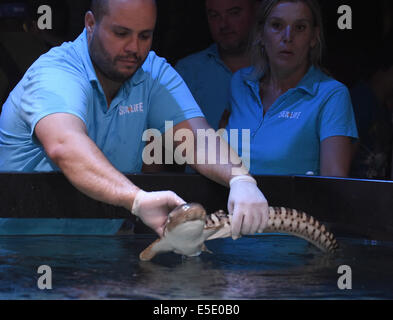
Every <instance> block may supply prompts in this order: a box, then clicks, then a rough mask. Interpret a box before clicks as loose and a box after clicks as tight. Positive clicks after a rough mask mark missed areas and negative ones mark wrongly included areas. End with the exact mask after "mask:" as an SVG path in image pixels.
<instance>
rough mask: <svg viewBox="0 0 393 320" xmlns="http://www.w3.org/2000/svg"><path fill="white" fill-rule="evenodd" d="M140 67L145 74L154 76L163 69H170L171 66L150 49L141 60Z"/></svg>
mask: <svg viewBox="0 0 393 320" xmlns="http://www.w3.org/2000/svg"><path fill="white" fill-rule="evenodd" d="M141 69H142V70H143V72H144V73H145V74H148V75H150V76H151V77H153V78H154V77H155V76H157V75H158V73H160V72H162V71H163V70H167V69H171V70H172V69H173V68H172V66H171V65H170V64H169V63H168V61H167V60H166V59H165V58H163V57H160V56H158V55H157V54H156V53H155V52H154V51H150V52H149V54H148V55H147V57H146V59H145V61H144V62H143V64H142V66H141Z"/></svg>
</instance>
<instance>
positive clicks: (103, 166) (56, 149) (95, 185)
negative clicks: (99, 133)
mask: <svg viewBox="0 0 393 320" xmlns="http://www.w3.org/2000/svg"><path fill="white" fill-rule="evenodd" d="M35 135H36V136H37V138H38V139H39V141H40V142H41V143H42V145H43V147H44V149H45V151H46V153H47V155H48V156H49V157H50V158H51V160H52V161H53V162H54V163H55V164H56V165H57V166H58V167H59V168H60V169H61V170H62V172H63V173H64V175H65V176H66V177H67V178H68V179H69V181H70V182H71V183H72V184H73V185H74V186H75V187H76V188H77V189H78V190H79V191H81V192H83V193H84V194H86V195H88V196H89V197H91V198H93V199H96V200H99V201H102V202H105V203H108V204H112V205H115V206H122V207H124V208H126V209H128V210H130V211H131V210H132V211H133V213H134V214H136V215H137V216H139V217H141V219H142V221H143V222H144V223H145V224H147V225H148V226H149V227H151V228H152V229H153V230H155V231H156V232H157V233H158V234H159V235H161V234H162V231H163V225H164V223H165V221H166V217H167V214H168V212H169V211H170V210H171V209H172V208H174V207H176V206H177V205H180V204H183V203H184V201H183V200H182V199H181V198H179V197H178V196H176V195H175V194H174V193H173V192H158V193H146V192H144V191H142V190H140V189H139V188H138V187H137V186H135V185H134V184H133V183H132V182H131V181H130V180H129V179H127V177H125V176H124V175H123V174H122V173H120V172H119V171H118V170H116V169H115V168H114V167H113V166H112V164H111V163H110V162H109V161H108V160H107V159H106V157H105V156H104V154H103V153H102V152H101V151H100V150H99V148H98V147H97V146H96V144H95V143H94V142H93V141H92V140H91V139H90V138H89V137H88V135H87V130H86V127H85V124H84V123H83V121H82V120H81V119H79V118H78V117H76V116H74V115H71V114H66V113H55V114H51V115H49V116H46V117H44V118H43V119H41V120H40V121H39V122H38V123H37V125H36V127H35ZM130 152H132V151H130Z"/></svg>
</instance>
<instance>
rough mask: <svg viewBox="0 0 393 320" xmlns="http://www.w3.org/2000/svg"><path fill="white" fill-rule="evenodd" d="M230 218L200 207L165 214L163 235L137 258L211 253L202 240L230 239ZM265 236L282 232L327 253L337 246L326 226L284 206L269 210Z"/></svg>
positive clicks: (145, 258) (190, 204) (221, 211)
mask: <svg viewBox="0 0 393 320" xmlns="http://www.w3.org/2000/svg"><path fill="white" fill-rule="evenodd" d="M231 221H232V216H231V215H227V214H226V213H225V212H224V211H223V210H219V211H217V212H214V213H211V214H207V213H206V210H205V209H204V207H203V206H202V205H201V204H198V203H187V204H183V205H181V206H178V207H177V208H175V209H174V210H173V211H171V212H170V213H169V215H168V218H167V222H166V224H165V227H164V232H163V236H162V237H161V238H160V239H157V240H156V241H154V242H153V243H152V244H150V245H149V246H148V247H147V248H146V249H145V250H143V251H142V252H141V253H140V255H139V258H140V259H141V260H142V261H149V260H151V259H152V258H153V257H154V256H156V255H157V254H160V253H164V252H175V253H178V254H181V255H184V256H197V255H199V254H200V253H201V252H203V251H207V252H210V251H209V250H208V249H207V248H206V246H205V241H207V240H212V239H217V238H227V237H231V236H232V233H231ZM263 232H264V233H285V234H291V235H294V236H296V237H299V238H302V239H305V240H307V241H308V242H310V243H312V244H313V245H315V246H316V247H317V248H319V249H320V250H322V251H323V252H326V253H334V252H335V251H336V249H337V248H338V243H337V241H336V239H335V237H334V235H333V234H332V233H330V232H328V231H327V229H326V227H325V226H324V225H323V224H321V223H319V221H317V220H316V219H314V218H313V217H312V216H309V215H307V214H306V213H305V212H302V211H298V210H295V209H290V208H284V207H269V219H268V223H267V227H266V228H265V229H264V230H263Z"/></svg>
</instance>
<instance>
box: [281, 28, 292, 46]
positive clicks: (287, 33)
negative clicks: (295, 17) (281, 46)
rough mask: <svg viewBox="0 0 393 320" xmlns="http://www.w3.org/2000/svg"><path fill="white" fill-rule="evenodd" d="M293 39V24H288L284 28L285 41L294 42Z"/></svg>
mask: <svg viewBox="0 0 393 320" xmlns="http://www.w3.org/2000/svg"><path fill="white" fill-rule="evenodd" d="M292 40H293V31H292V27H291V26H286V28H285V29H284V30H283V41H284V42H292Z"/></svg>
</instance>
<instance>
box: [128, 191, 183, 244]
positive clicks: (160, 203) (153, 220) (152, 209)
mask: <svg viewBox="0 0 393 320" xmlns="http://www.w3.org/2000/svg"><path fill="white" fill-rule="evenodd" d="M185 203H186V202H185V201H184V200H183V199H182V198H180V197H179V196H178V195H177V194H176V193H174V192H172V191H158V192H145V191H143V190H139V191H138V193H137V194H136V197H135V199H134V203H133V205H132V210H131V212H132V214H134V215H136V216H137V217H139V218H141V220H142V221H143V223H144V224H146V225H147V226H148V227H150V228H152V229H153V230H154V231H155V232H157V233H158V235H159V236H160V237H162V235H163V231H164V225H165V223H166V220H167V217H168V213H169V212H170V211H172V210H173V209H174V208H176V207H177V206H180V205H182V204H185Z"/></svg>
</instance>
